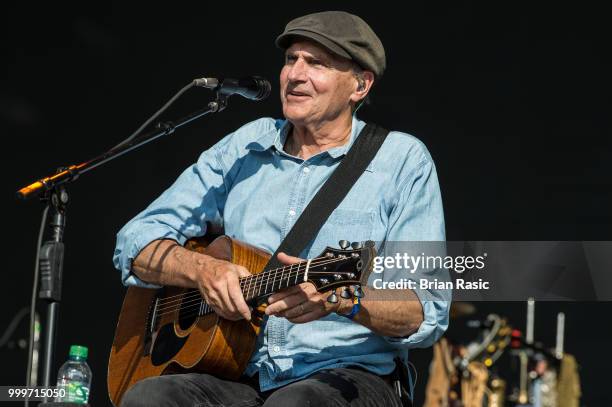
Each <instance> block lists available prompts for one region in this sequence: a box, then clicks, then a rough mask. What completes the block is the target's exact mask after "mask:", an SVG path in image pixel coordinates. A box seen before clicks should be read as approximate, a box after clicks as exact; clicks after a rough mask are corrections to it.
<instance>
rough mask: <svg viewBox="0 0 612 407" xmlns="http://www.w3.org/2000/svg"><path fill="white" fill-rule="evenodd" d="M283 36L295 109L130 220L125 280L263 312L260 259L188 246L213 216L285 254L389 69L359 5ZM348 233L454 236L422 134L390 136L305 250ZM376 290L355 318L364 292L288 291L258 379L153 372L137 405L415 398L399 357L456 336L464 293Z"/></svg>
mask: <svg viewBox="0 0 612 407" xmlns="http://www.w3.org/2000/svg"><path fill="white" fill-rule="evenodd" d="M276 44H277V45H278V46H279V47H280V48H282V49H284V50H285V64H284V66H283V68H282V70H281V73H280V91H281V92H280V97H281V101H282V105H283V114H284V116H285V119H286V120H273V119H269V118H263V119H260V120H256V121H254V122H252V123H249V124H246V125H245V126H243V127H241V128H240V129H238V130H237V131H235V132H234V133H232V134H230V135H228V136H227V137H225V138H223V139H222V140H221V141H220V142H218V143H217V144H216V145H214V146H213V147H212V148H210V149H209V150H207V151H205V152H204V153H203V154H202V155H201V156H200V158H199V160H198V162H197V163H196V164H194V165H193V166H192V167H190V168H188V169H187V170H186V171H185V172H184V173H183V174H182V175H181V176H180V177H179V178H178V180H177V181H176V182H175V183H174V185H172V186H171V187H170V188H169V189H168V190H167V191H166V192H164V193H163V194H162V195H161V196H160V197H159V198H158V199H157V200H156V201H154V202H153V203H152V204H151V205H150V206H149V207H148V208H147V209H145V210H144V211H143V212H142V213H140V214H139V215H138V216H136V217H135V218H134V219H133V220H132V221H130V222H129V223H128V224H127V225H126V226H125V227H124V228H123V229H122V230H121V231H120V232H119V234H118V239H117V248H116V252H115V264H116V266H117V268H118V269H120V270H121V271H122V278H123V282H124V284H127V285H141V286H150V287H158V286H161V285H172V286H182V287H193V288H198V289H199V290H200V291H201V293H202V295H203V297H204V298H205V300H206V301H207V303H208V304H210V305H212V307H213V308H214V310H215V311H216V312H217V313H218V314H219V315H220V316H222V317H223V318H227V319H230V320H237V319H241V318H245V319H250V318H251V311H250V309H249V306H248V305H247V304H246V302H245V300H244V298H243V296H242V293H241V290H240V286H239V278H240V277H241V276H246V275H248V271H247V270H245V269H244V268H242V267H240V266H237V265H234V264H231V263H228V262H226V261H222V260H218V259H215V258H212V257H209V256H206V255H203V254H199V253H195V252H191V251H188V250H186V249H184V248H183V247H182V244H183V243H184V242H185V241H186V240H187V239H188V238H190V237H193V236H199V235H203V234H204V233H205V232H206V223H207V222H208V223H209V224H211V225H215V226H217V227H219V228H223V229H224V232H225V233H226V234H228V235H230V236H232V237H234V238H237V239H239V240H242V241H246V242H248V243H250V244H252V245H255V246H258V247H261V248H263V249H266V250H268V251H270V252H274V251H275V249H276V248H277V247H279V245H280V242H281V241H282V239H283V238H284V237H285V236H286V235H287V233H288V231H289V230H290V229H291V227H292V226H293V224H294V223H295V221H296V220H297V218H298V217H299V215H300V213H301V212H302V211H303V210H304V208H305V207H306V206H307V204H308V202H309V201H310V200H311V198H312V197H313V196H314V195H315V193H316V192H317V191H318V190H319V188H320V187H321V185H323V183H324V182H325V181H326V180H327V179H328V178H329V176H330V175H331V174H332V172H333V171H334V170H335V169H336V167H337V166H338V164H339V163H340V162H341V161H342V159H343V157H344V156H345V154H346V153H347V151H348V150H349V149H350V147H351V146H352V145H353V143H354V141H355V139H356V138H357V137H358V135H359V133H360V131H361V130H362V129H363V127H364V126H365V123H363V122H362V121H360V120H358V119H357V118H356V116H355V114H354V113H355V111H356V110H357V109H358V107H359V106H360V104H361V103H363V101H364V99H365V98H366V96H367V95H368V93H369V92H370V90H371V89H372V86H373V85H374V83H375V82H376V81H377V80H379V79H380V77H381V76H382V74H383V72H384V69H385V53H384V49H383V46H382V43H381V42H380V40H379V39H378V37H377V36H376V34H375V33H374V32H373V31H372V29H371V28H370V27H369V26H368V25H367V24H366V23H365V22H364V21H363V20H362V19H361V18H359V17H357V16H354V15H351V14H348V13H345V12H322V13H315V14H311V15H307V16H303V17H300V18H297V19H295V20H293V21H291V22H290V23H289V24H288V25H287V27H286V29H285V31H284V32H283V33H282V34H281V35H280V36H279V37H278V38H277V39H276ZM341 239H350V240H352V241H363V240H375V241H415V240H416V241H431V240H434V241H441V240H444V220H443V214H442V204H441V198H440V191H439V187H438V181H437V177H436V172H435V167H434V164H433V162H432V159H431V157H430V155H429V153H428V152H427V150H426V148H425V147H424V146H423V144H422V143H420V142H419V141H418V140H417V139H415V138H414V137H412V136H409V135H407V134H405V133H400V132H390V133H389V134H388V136H387V138H386V139H385V141H384V143H383V145H382V147H381V148H380V150H379V151H378V153H377V155H376V156H375V158H374V159H373V160H372V162H371V163H370V165H369V166H368V167H367V169H366V171H365V172H364V173H363V174H362V175H361V176H360V178H359V180H358V181H357V182H356V183H355V185H354V186H353V187H352V188H351V190H350V192H349V193H348V196H347V197H346V198H345V199H344V200H343V201H342V202H341V204H340V205H339V206H338V207H337V208H336V209H335V210H334V211H333V212H332V214H331V215H330V216H329V218H328V219H327V221H326V222H325V224H324V225H323V227H322V228H321V230H320V231H319V232H318V234H317V235H316V237H315V238H314V240H313V241H312V242H311V244H310V245H309V246H308V247H307V248H306V249H304V251H303V252H302V253H300V257H303V258H312V257H315V256H316V255H318V254H319V253H320V252H321V251H322V249H323V248H324V247H325V246H327V245H335V244H337V242H338V241H339V240H341ZM278 258H279V260H280V261H282V262H283V263H286V264H289V263H292V262H295V261H297V260H298V259H297V258H295V257H290V256H288V255H286V254H279V256H278ZM365 290H366V296H365V298H364V300H363V301H362V303H361V309H360V310H359V312H357V313H356V314H355V315H351V317H352V319H348V318H345V316H346V315H347V314H349V313H350V311H351V306H352V304H351V303H350V301H349V300H345V299H342V300H341V301H339V302H338V303H330V302H328V301H326V300H325V299H326V296H327V294H322V293H318V292H317V291H316V289H315V288H314V286H312V285H311V284H309V283H303V284H300V285H299V286H295V287H292V288H290V289H287V290H285V291H281V292H278V293H276V294H274V295H272V296H271V297H270V298H269V306H268V307H267V309H266V314H267V315H268V317H267V318H266V320H265V325H264V327H263V328H262V330H261V334H260V335H259V337H258V341H257V347H256V350H255V352H254V354H253V356H252V358H251V361H250V363H249V365H248V367H247V370H246V371H245V374H244V376H243V380H240V381H237V382H232V381H227V380H221V379H219V378H216V377H214V375H209V374H185V375H170V376H162V377H155V378H150V379H146V380H143V381H141V382H139V383H137V384H136V385H135V386H134V387H133V388H132V389H131V390H130V391H128V392H127V393H126V395H125V397H124V399H123V402H122V405H123V406H187V405H188V406H192V405H198V406H200V405H201V406H209V405H227V406H255V405H265V406H272V405H278V406H298V405H299V406H302V405H319V404H321V405H328V404H330V405H331V404H333V405H354V406H358V405H381V406H383V405H384V406H387V405H400V399H399V397H398V395H397V393H396V392H395V391H394V389H393V388H392V386H391V385H390V384H389V380H388V375H389V374H390V373H391V372H392V371H393V370H394V369H395V359H396V358H398V357H399V358H400V359H401V360H403V361H404V362H406V361H407V357H408V349H409V348H411V347H424V346H430V345H431V344H432V343H433V342H434V341H436V340H437V338H439V337H440V335H441V334H442V333H443V332H444V330H445V329H446V327H447V324H448V303H447V302H446V301H425V300H424V298H425V297H426V295H422V294H427V293H421V292H418V291H417V292H414V291H412V290H407V289H406V290H392V291H393V292H385V291H386V290H374V289H368V288H366V289H365ZM442 299H443V300H446V299H447V298H442Z"/></svg>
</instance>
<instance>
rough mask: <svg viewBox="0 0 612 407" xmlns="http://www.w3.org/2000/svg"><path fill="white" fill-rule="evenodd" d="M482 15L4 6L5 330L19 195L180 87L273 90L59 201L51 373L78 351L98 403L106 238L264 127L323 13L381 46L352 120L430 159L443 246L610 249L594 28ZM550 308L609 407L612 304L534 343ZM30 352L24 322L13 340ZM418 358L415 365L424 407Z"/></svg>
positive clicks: (445, 9) (550, 11)
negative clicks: (289, 66)
mask: <svg viewBox="0 0 612 407" xmlns="http://www.w3.org/2000/svg"><path fill="white" fill-rule="evenodd" d="M495 4H496V5H491V4H476V3H465V2H463V3H457V4H454V5H453V6H442V5H439V4H435V5H434V4H433V3H432V4H429V5H422V4H420V3H410V4H402V5H400V4H396V3H389V4H384V3H383V2H380V1H377V2H375V3H374V2H370V3H355V2H350V3H348V2H347V3H334V4H331V3H330V2H308V3H304V4H303V5H301V6H300V5H296V4H293V3H287V4H285V5H272V4H270V5H269V6H264V5H263V4H258V5H252V6H245V5H241V4H235V3H230V2H221V3H214V4H213V3H210V4H204V3H203V2H200V3H199V4H186V3H185V4H181V3H179V2H172V3H168V2H165V3H164V4H163V5H154V4H140V5H128V4H119V3H115V4H112V3H110V2H104V3H100V4H98V5H89V4H88V5H87V6H84V5H80V6H76V7H72V6H71V7H69V6H67V5H62V4H60V3H58V2H54V3H53V4H47V3H44V4H33V3H26V2H22V3H20V4H19V5H16V4H12V5H6V6H4V9H5V10H4V12H3V13H2V16H1V17H0V18H1V19H2V24H1V27H2V28H1V29H2V31H3V34H2V70H3V74H2V75H1V76H0V80H1V86H0V121H1V127H0V132H1V133H2V142H3V148H2V150H3V154H2V160H0V162H1V165H2V167H1V170H2V172H1V173H2V175H3V176H2V189H1V191H2V194H3V199H2V202H3V203H4V204H3V205H2V208H3V211H4V213H3V215H4V216H3V221H4V222H3V224H4V227H5V239H4V244H3V248H4V256H3V260H4V273H3V275H4V279H3V284H2V286H3V288H4V290H3V293H4V295H2V296H1V300H0V301H1V302H0V307H1V309H2V312H0V327H5V326H7V325H8V324H9V322H10V321H11V319H12V318H13V316H14V315H15V313H16V312H17V311H18V310H19V309H21V308H22V307H24V306H27V305H28V303H29V298H30V293H31V284H32V274H33V265H34V254H35V241H36V236H37V231H38V228H39V222H40V214H41V209H42V207H41V205H40V204H39V203H38V202H36V201H29V202H19V201H17V200H16V199H15V197H14V194H15V191H16V190H17V189H19V188H20V187H22V186H24V185H26V184H29V183H30V182H32V181H33V180H35V179H38V178H39V177H41V176H43V175H47V174H49V173H51V172H53V171H54V169H55V167H57V166H60V165H66V164H75V163H77V162H81V161H84V160H86V159H89V158H92V157H94V156H96V155H97V154H99V153H101V152H103V151H104V150H106V149H108V148H110V147H112V146H113V145H115V144H116V143H117V142H119V141H121V140H122V139H123V138H125V137H127V135H129V134H130V133H131V132H132V131H133V130H134V129H136V128H137V127H138V126H139V125H140V123H142V122H143V121H144V120H145V119H146V118H147V117H149V115H151V114H152V113H153V112H154V111H156V110H157V109H158V108H159V107H160V106H161V105H162V104H163V103H164V102H165V101H166V100H167V99H168V98H169V97H170V96H171V95H172V94H174V92H176V91H177V90H178V89H180V88H181V87H182V86H184V85H186V84H187V83H188V82H189V81H191V80H192V79H193V78H196V77H201V76H218V77H241V76H245V75H253V74H258V75H261V76H264V77H267V78H269V79H270V80H271V81H272V83H273V95H272V97H270V98H269V99H268V100H266V101H265V102H261V103H254V102H250V101H247V100H244V99H241V98H239V97H236V98H233V99H232V100H231V105H230V107H229V108H228V109H227V111H225V112H223V113H221V114H219V115H216V116H212V117H207V118H204V119H201V120H200V121H198V122H196V123H194V124H193V125H192V126H190V127H189V128H186V129H184V130H180V131H178V132H177V133H176V134H174V135H172V136H170V137H167V138H165V139H161V140H159V141H157V142H155V143H153V144H150V145H148V146H146V147H144V148H142V149H141V150H139V151H136V152H133V153H131V154H129V155H127V156H124V157H122V158H120V159H118V160H116V161H114V162H112V163H110V164H109V165H107V166H105V167H104V168H99V169H97V170H95V171H93V172H91V173H88V174H86V175H84V176H83V177H82V178H81V179H80V180H79V181H78V182H77V183H76V184H74V185H73V186H72V187H71V188H70V194H71V199H72V204H71V206H70V209H69V218H68V224H67V233H66V240H65V241H66V245H67V254H66V261H65V267H64V270H65V284H64V298H63V300H64V302H63V303H62V307H61V317H60V325H59V329H60V335H59V338H58V343H57V366H59V364H60V363H61V361H63V360H64V359H65V357H66V354H67V351H68V347H69V345H70V344H72V343H79V344H83V345H86V346H88V347H89V348H90V359H89V363H90V365H91V367H92V369H93V372H94V382H93V389H92V395H91V400H92V402H93V405H94V406H104V405H107V404H108V403H109V402H108V399H107V397H106V383H105V381H106V361H107V357H108V352H109V349H110V345H111V342H112V338H113V331H114V325H115V323H116V315H117V313H118V311H119V308H120V304H121V301H122V298H123V294H124V288H123V287H122V286H121V285H120V282H119V275H118V272H116V271H115V270H114V269H113V266H112V262H111V257H112V253H113V249H114V243H115V242H114V238H115V233H116V232H117V231H118V230H119V229H120V228H121V226H122V225H123V224H124V223H125V222H127V221H128V220H129V219H130V218H131V217H133V216H134V215H135V214H136V213H137V212H139V211H140V210H142V209H143V208H144V206H145V205H147V204H148V203H149V202H150V201H151V200H152V199H154V198H155V197H156V196H157V195H159V194H160V193H161V192H162V191H163V190H164V189H165V188H167V187H168V186H169V185H170V183H171V182H172V181H173V180H174V179H175V178H176V176H177V175H178V174H179V173H180V172H181V171H182V169H184V168H185V167H186V166H188V165H190V164H191V163H192V162H194V161H195V160H196V159H197V157H198V155H199V153H200V152H201V151H202V150H204V149H206V148H207V147H209V146H210V145H211V144H213V143H214V142H215V141H217V140H219V139H220V138H221V137H222V136H223V135H225V134H227V133H228V132H230V131H232V130H233V129H235V128H237V127H238V126H240V125H242V124H243V123H245V122H247V121H250V120H253V119H255V118H258V117H260V116H273V117H280V116H281V109H280V102H279V100H278V97H277V96H276V95H277V94H278V74H279V70H280V67H281V64H282V60H283V57H282V52H281V51H279V50H278V49H276V48H275V47H274V45H273V40H274V38H275V36H276V35H278V34H279V33H280V32H281V31H282V29H283V27H284V25H285V24H286V23H287V22H288V21H289V20H290V19H292V18H294V17H296V16H299V15H302V14H306V13H308V12H315V11H321V10H326V9H344V10H346V11H350V12H354V13H356V14H359V15H361V16H362V17H363V18H364V19H366V21H368V22H369V23H370V25H371V26H372V27H373V28H374V30H375V31H376V32H377V33H378V35H379V36H380V38H381V39H382V41H383V43H384V44H385V48H386V50H387V59H388V70H387V72H386V74H385V77H384V78H383V80H382V81H381V82H380V84H378V86H376V88H375V91H374V92H373V95H372V96H373V97H372V100H373V103H372V105H371V106H368V107H366V108H364V109H363V110H362V111H361V117H362V118H363V119H365V120H372V121H375V122H377V123H380V124H382V125H384V126H385V127H387V128H390V129H396V130H402V131H405V132H408V133H411V134H414V135H415V136H417V137H419V138H420V139H421V140H423V141H424V142H425V144H426V145H427V146H428V148H429V150H430V151H431V154H432V155H433V157H434V160H435V162H436V165H437V168H438V175H439V179H440V184H441V188H442V193H443V199H444V206H445V216H446V222H447V237H448V239H449V240H611V229H610V226H611V224H612V212H611V211H610V208H611V207H612V189H611V186H612V180H611V174H612V171H611V169H612V168H611V167H612V165H611V164H610V162H611V160H610V157H611V153H612V141H611V137H610V120H609V118H610V107H611V103H610V75H609V72H610V71H611V68H612V67H611V63H610V62H611V61H610V45H609V44H610V40H609V39H610V36H609V32H608V30H607V24H609V22H608V19H607V17H606V13H605V12H604V9H603V7H602V8H598V7H595V6H588V5H584V4H581V3H580V4H579V3H577V2H576V3H574V4H571V5H562V4H560V3H551V4H547V5H544V4H542V5H540V6H537V7H535V6H534V5H528V4H524V5H519V4H517V3H508V2H504V3H500V2H495ZM510 4H512V5H510ZM210 96H211V95H210V94H209V93H208V91H206V90H192V91H190V93H189V94H188V95H186V96H185V97H184V98H182V99H181V100H180V101H179V102H178V103H177V104H176V105H175V106H174V107H173V108H172V109H171V110H170V111H168V113H167V114H166V115H165V116H164V118H167V119H171V118H175V117H178V116H180V115H182V114H184V113H187V112H190V111H193V110H196V109H198V108H200V107H203V106H205V104H206V103H207V102H208V100H209V98H210ZM477 305H478V312H479V315H481V316H482V315H486V313H487V312H491V311H495V312H497V313H499V314H502V315H504V316H507V317H508V318H509V319H510V320H511V323H513V324H514V325H515V326H517V327H519V328H523V326H524V311H525V306H524V304H521V303H507V304H495V303H487V304H477ZM44 309H45V308H44V307H43V306H40V307H39V310H40V311H41V312H42V313H43V314H44ZM558 311H564V312H566V314H567V329H568V332H567V339H566V349H567V351H568V352H570V353H573V354H575V355H576V357H577V359H578V362H579V363H580V364H581V366H582V368H581V376H582V377H581V378H582V385H583V393H584V396H583V404H584V405H587V406H608V405H611V404H612V397H611V396H610V395H609V391H606V390H607V389H606V388H605V386H606V385H607V380H606V378H607V377H609V373H608V367H609V366H610V359H611V358H610V357H609V349H606V345H607V344H608V343H609V342H610V341H609V340H608V339H607V337H606V336H605V335H606V334H607V332H608V326H609V325H610V316H609V315H610V311H612V307H611V306H610V303H541V304H538V306H537V312H536V319H537V324H536V338H537V339H539V340H542V341H543V342H544V343H546V344H547V345H552V344H553V342H554V326H555V317H556V313H557V312H558ZM460 326H461V323H460V321H458V322H457V323H456V324H454V325H453V324H451V329H458V328H459V327H460ZM24 335H25V325H24V324H21V325H20V327H19V329H18V330H17V333H16V337H23V336H24ZM430 354H431V351H430V350H423V351H415V352H414V353H413V356H414V360H415V361H416V363H417V367H418V369H419V371H420V377H419V381H420V383H419V387H420V388H421V389H420V393H419V394H418V395H417V401H418V400H422V397H423V385H424V383H425V381H426V374H427V363H428V358H429V357H430ZM0 355H1V358H2V360H3V362H4V363H3V364H2V365H3V366H2V372H1V373H0V384H21V383H23V382H24V377H25V361H26V353H25V351H23V350H9V349H6V348H5V349H1V350H0Z"/></svg>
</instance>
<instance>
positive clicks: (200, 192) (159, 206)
mask: <svg viewBox="0 0 612 407" xmlns="http://www.w3.org/2000/svg"><path fill="white" fill-rule="evenodd" d="M230 136H231V135H230ZM230 136H227V138H229V137H230ZM227 138H226V139H227ZM226 139H224V140H225V141H227V140H226ZM223 142H224V141H222V142H220V143H218V144H217V145H215V146H213V147H212V148H210V149H209V150H207V151H205V152H204V153H202V154H201V155H200V157H199V159H198V161H197V163H195V164H193V165H192V166H190V167H189V168H187V169H186V170H185V171H184V172H183V173H182V174H181V175H180V176H179V178H178V179H177V180H176V181H175V182H174V184H173V185H172V186H171V187H170V188H168V189H167V190H166V191H165V192H163V193H162V194H161V196H159V197H158V198H157V199H156V200H155V201H153V202H152V203H151V204H150V205H149V206H148V207H147V208H146V209H145V210H144V211H142V212H141V213H139V214H138V215H137V216H136V217H135V218H134V219H132V220H131V221H129V222H128V223H127V224H126V225H125V226H124V227H123V228H122V229H121V230H120V231H119V232H118V234H117V243H116V247H115V252H114V256H113V262H114V264H115V267H116V268H117V269H118V270H119V271H120V272H121V281H122V282H123V284H124V285H128V286H130V285H135V286H140V287H149V288H154V287H157V286H155V285H152V284H148V283H146V282H144V281H142V280H140V279H138V278H137V277H136V276H135V275H134V274H133V273H132V271H131V269H132V261H133V260H134V258H135V257H136V256H137V255H138V253H140V251H141V250H142V249H143V248H144V247H145V246H147V245H148V244H149V243H151V242H152V241H154V240H158V239H172V240H175V241H176V242H178V243H179V244H181V245H182V244H184V243H185V241H186V240H187V239H189V238H191V237H194V236H201V235H204V234H205V233H206V222H210V223H212V224H218V225H222V212H223V207H224V204H225V199H226V195H227V190H226V185H225V182H224V174H226V169H225V168H224V167H223V160H222V159H221V154H222V151H221V147H220V146H221V145H222V144H223Z"/></svg>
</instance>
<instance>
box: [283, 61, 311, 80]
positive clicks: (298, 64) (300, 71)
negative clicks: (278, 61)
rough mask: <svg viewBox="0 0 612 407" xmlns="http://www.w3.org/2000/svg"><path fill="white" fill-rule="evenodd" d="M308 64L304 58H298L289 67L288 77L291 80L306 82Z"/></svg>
mask: <svg viewBox="0 0 612 407" xmlns="http://www.w3.org/2000/svg"><path fill="white" fill-rule="evenodd" d="M306 65H307V64H306V63H305V62H304V60H303V59H297V60H296V61H295V62H294V63H293V64H292V65H291V66H290V68H289V72H288V74H287V79H289V80H290V81H291V82H305V81H306V78H307V77H308V76H307V68H308V67H307V66H306Z"/></svg>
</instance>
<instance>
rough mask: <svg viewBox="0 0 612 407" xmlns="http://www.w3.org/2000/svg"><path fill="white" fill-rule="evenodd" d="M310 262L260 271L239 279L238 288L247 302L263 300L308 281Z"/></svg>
mask: <svg viewBox="0 0 612 407" xmlns="http://www.w3.org/2000/svg"><path fill="white" fill-rule="evenodd" d="M310 263H311V262H310V261H303V262H301V263H296V264H292V265H289V266H284V267H279V268H277V269H272V270H266V271H262V272H261V273H259V274H255V275H252V276H249V277H244V278H241V279H240V288H241V289H242V294H243V295H244V298H245V300H246V301H247V302H249V301H253V300H255V301H257V300H261V299H264V298H266V297H268V296H270V295H272V294H273V293H275V292H277V291H280V290H281V289H283V288H289V287H293V286H296V285H298V284H300V283H303V282H305V281H307V280H308V273H309V272H310V271H311V270H312V268H311V267H310Z"/></svg>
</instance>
